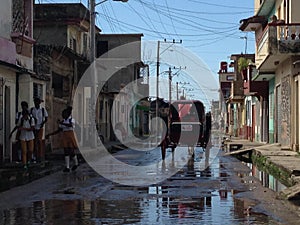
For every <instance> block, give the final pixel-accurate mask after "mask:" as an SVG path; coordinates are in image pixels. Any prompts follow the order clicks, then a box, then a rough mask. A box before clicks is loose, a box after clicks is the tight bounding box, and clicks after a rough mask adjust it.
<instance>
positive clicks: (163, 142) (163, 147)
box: [160, 140, 167, 160]
mask: <svg viewBox="0 0 300 225" xmlns="http://www.w3.org/2000/svg"><path fill="white" fill-rule="evenodd" d="M160 149H161V157H162V160H165V158H166V149H167V142H166V141H165V140H163V141H162V143H161V146H160Z"/></svg>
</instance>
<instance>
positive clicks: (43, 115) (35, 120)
mask: <svg viewBox="0 0 300 225" xmlns="http://www.w3.org/2000/svg"><path fill="white" fill-rule="evenodd" d="M33 108H34V107H31V109H30V115H31V116H32V117H33V118H34V122H35V123H36V122H37V118H35V117H34V116H33V114H32V111H33ZM42 117H43V119H44V118H45V108H44V107H42Z"/></svg>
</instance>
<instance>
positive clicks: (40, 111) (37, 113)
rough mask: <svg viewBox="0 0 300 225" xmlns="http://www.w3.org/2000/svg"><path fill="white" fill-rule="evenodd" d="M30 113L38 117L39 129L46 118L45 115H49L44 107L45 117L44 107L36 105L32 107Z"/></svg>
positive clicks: (37, 125) (37, 127)
mask: <svg viewBox="0 0 300 225" xmlns="http://www.w3.org/2000/svg"><path fill="white" fill-rule="evenodd" d="M30 113H31V114H32V116H33V117H34V118H35V119H36V124H35V129H36V130H39V129H40V128H41V124H42V122H43V121H44V120H45V117H48V112H47V110H46V109H45V108H44V117H43V109H42V107H41V106H40V107H39V108H38V109H37V108H36V107H32V108H31V110H30Z"/></svg>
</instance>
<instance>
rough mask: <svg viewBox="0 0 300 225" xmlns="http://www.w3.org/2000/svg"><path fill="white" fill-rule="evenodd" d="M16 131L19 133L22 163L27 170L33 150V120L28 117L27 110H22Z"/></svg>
mask: <svg viewBox="0 0 300 225" xmlns="http://www.w3.org/2000/svg"><path fill="white" fill-rule="evenodd" d="M17 126H18V130H19V131H20V137H19V139H20V143H21V149H22V162H23V165H24V168H25V169H27V166H28V164H29V163H30V160H31V159H32V155H33V148H34V132H33V131H34V126H35V121H34V118H33V117H32V116H31V115H30V113H29V112H28V110H23V111H22V115H21V117H20V119H19V121H18V124H17Z"/></svg>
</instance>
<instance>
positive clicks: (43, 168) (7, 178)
mask: <svg viewBox="0 0 300 225" xmlns="http://www.w3.org/2000/svg"><path fill="white" fill-rule="evenodd" d="M104 146H105V147H106V149H107V150H108V151H109V152H111V153H114V152H117V151H120V150H122V149H124V148H126V147H125V146H124V145H123V144H121V143H119V142H106V143H104ZM91 152H92V151H91ZM78 160H79V164H80V163H84V162H85V160H84V158H83V157H82V155H81V154H80V153H79V154H78ZM64 167H65V162H64V151H63V149H58V150H53V151H51V152H48V153H47V154H46V160H45V161H44V162H42V163H31V164H30V165H29V166H28V169H24V167H23V165H22V163H17V162H10V163H4V164H1V165H0V192H2V191H5V190H8V189H10V188H13V187H16V186H19V185H23V184H26V183H29V182H31V181H33V180H36V179H39V178H41V177H44V176H47V175H49V174H52V173H55V172H58V171H62V170H63V168H64Z"/></svg>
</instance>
